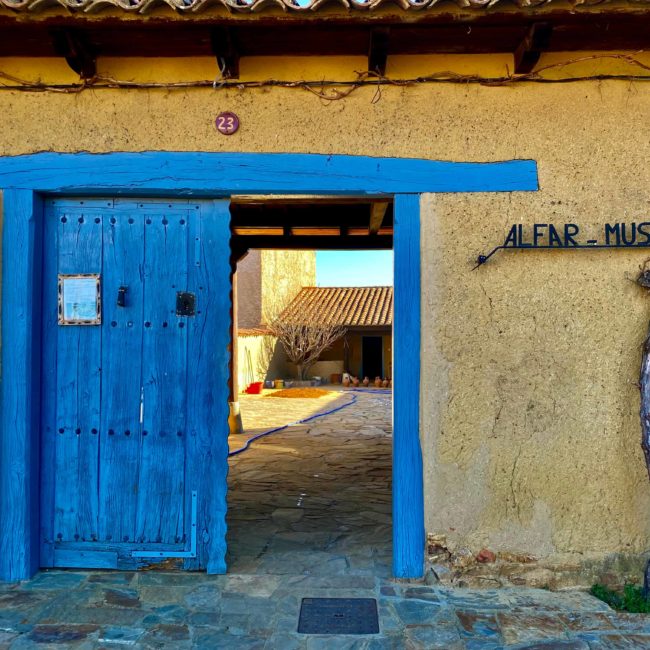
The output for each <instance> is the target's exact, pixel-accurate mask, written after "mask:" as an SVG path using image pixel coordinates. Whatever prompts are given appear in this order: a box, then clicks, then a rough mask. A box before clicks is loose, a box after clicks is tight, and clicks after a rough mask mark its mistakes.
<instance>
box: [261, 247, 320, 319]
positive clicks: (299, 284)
mask: <svg viewBox="0 0 650 650" xmlns="http://www.w3.org/2000/svg"><path fill="white" fill-rule="evenodd" d="M261 253H262V264H261V269H260V271H261V295H262V322H267V321H268V320H269V319H272V318H274V317H275V316H277V314H279V313H280V312H281V311H282V310H283V309H284V308H285V307H287V305H288V304H289V303H290V302H291V301H292V300H293V299H294V298H295V297H296V296H297V295H298V293H299V292H300V290H301V289H302V288H303V287H313V286H315V285H316V252H315V251H276V250H264V251H261Z"/></svg>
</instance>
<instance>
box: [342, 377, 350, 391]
mask: <svg viewBox="0 0 650 650" xmlns="http://www.w3.org/2000/svg"><path fill="white" fill-rule="evenodd" d="M349 385H350V378H349V377H347V376H346V377H343V386H344V387H345V388H348V386H349Z"/></svg>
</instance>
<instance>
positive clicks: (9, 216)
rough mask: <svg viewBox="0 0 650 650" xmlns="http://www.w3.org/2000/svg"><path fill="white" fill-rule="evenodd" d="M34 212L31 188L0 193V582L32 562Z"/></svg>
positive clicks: (35, 545) (23, 572)
mask: <svg viewBox="0 0 650 650" xmlns="http://www.w3.org/2000/svg"><path fill="white" fill-rule="evenodd" d="M41 211H42V204H41V201H40V199H39V197H38V196H36V195H34V194H33V192H30V191H22V190H12V191H5V192H4V195H3V213H4V220H3V233H2V278H3V281H2V337H3V339H2V340H3V345H2V371H3V381H2V430H1V431H0V580H7V581H14V580H22V579H24V578H27V577H29V576H31V575H33V574H34V573H35V572H36V570H37V569H38V566H39V559H38V558H39V479H38V475H39V460H40V459H39V426H38V421H37V419H38V412H39V401H40V363H41V355H40V348H41V346H40V320H41V314H40V303H41V300H40V295H39V291H40V283H39V282H38V281H37V280H36V279H37V278H39V277H40V274H41V244H42V237H41V231H40V224H41Z"/></svg>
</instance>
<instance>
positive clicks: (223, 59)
mask: <svg viewBox="0 0 650 650" xmlns="http://www.w3.org/2000/svg"><path fill="white" fill-rule="evenodd" d="M210 41H211V44H212V54H214V56H215V57H216V59H217V65H218V66H219V71H220V72H221V77H222V79H238V78H239V56H240V54H239V47H238V46H237V37H236V35H235V30H234V29H233V28H231V27H226V26H219V27H213V28H212V31H211V34H210Z"/></svg>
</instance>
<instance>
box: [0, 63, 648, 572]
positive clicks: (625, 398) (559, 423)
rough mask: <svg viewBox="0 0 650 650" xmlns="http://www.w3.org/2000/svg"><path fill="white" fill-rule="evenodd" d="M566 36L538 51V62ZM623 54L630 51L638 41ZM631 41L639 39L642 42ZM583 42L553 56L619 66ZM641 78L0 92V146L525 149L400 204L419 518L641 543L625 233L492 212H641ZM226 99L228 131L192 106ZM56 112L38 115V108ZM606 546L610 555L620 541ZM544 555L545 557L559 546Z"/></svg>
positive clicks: (602, 218)
mask: <svg viewBox="0 0 650 650" xmlns="http://www.w3.org/2000/svg"><path fill="white" fill-rule="evenodd" d="M578 56H580V54H576V53H571V54H567V55H562V54H558V55H553V56H552V57H551V56H550V55H549V56H546V57H543V58H542V61H541V62H540V65H544V64H546V63H549V62H552V61H561V60H568V59H573V58H576V57H578ZM639 56H640V57H641V55H639ZM644 60H645V62H646V63H650V57H648V56H647V55H645V58H644ZM365 65H366V62H365V60H364V59H363V58H360V59H335V58H333V59H325V58H322V57H320V58H317V59H312V60H302V59H293V60H282V59H273V58H267V59H257V60H243V61H242V66H241V69H242V78H244V79H268V78H271V77H276V78H280V77H281V78H285V79H294V80H295V79H306V78H332V79H344V78H346V79H353V78H354V76H355V73H354V71H355V70H361V69H364V67H365ZM626 65H627V64H624V63H621V62H620V61H616V60H612V61H607V60H604V61H603V60H601V61H597V62H593V61H587V62H585V63H582V64H579V65H572V66H568V67H566V68H563V69H562V70H559V71H556V72H553V73H549V74H556V75H568V74H590V73H593V72H597V73H609V72H621V71H623V72H625V71H628V72H630V71H631V72H638V70H636V69H635V70H630V68H629V67H626ZM506 66H510V69H512V60H511V58H510V57H507V56H503V57H499V56H496V57H489V58H477V57H422V58H411V57H395V59H391V60H389V68H388V74H389V75H391V76H393V77H407V76H415V75H418V74H430V73H431V72H434V71H436V70H438V71H440V70H454V71H457V72H461V73H468V72H477V73H483V74H503V73H505V71H506ZM100 68H101V69H102V71H103V72H105V73H110V74H111V75H112V76H114V77H116V78H125V77H128V78H141V79H143V80H146V79H156V80H161V79H167V80H183V79H187V78H188V76H190V75H191V76H194V77H195V78H213V77H214V76H215V69H214V62H213V61H212V60H209V59H206V60H197V61H194V62H192V65H189V62H188V61H187V60H186V59H183V60H182V61H178V62H165V61H156V63H155V66H154V65H153V63H152V62H150V61H148V62H147V61H143V62H140V63H137V62H131V63H130V64H129V62H114V61H113V62H111V61H106V60H105V61H100ZM0 69H1V70H3V71H4V72H6V73H9V74H12V75H13V76H17V77H23V78H31V79H36V78H38V77H41V78H44V79H45V80H48V79H49V80H52V81H61V80H65V79H70V78H71V77H72V79H74V77H73V76H72V75H71V74H70V73H68V72H67V70H66V68H65V65H64V64H63V63H61V62H60V61H53V62H52V63H51V64H50V66H49V67H47V68H46V67H44V64H43V61H41V60H38V61H36V60H35V61H26V60H24V61H15V60H0ZM649 88H650V87H649V86H648V85H647V84H642V83H629V82H615V81H601V82H579V83H567V84H557V85H555V84H520V85H516V86H510V87H485V86H479V85H474V84H435V85H420V86H414V87H394V88H389V87H383V88H382V89H381V91H380V92H379V91H376V89H374V88H360V89H358V90H356V91H355V92H353V93H352V94H350V95H349V96H348V97H347V98H345V99H342V100H338V101H325V100H323V99H320V98H318V97H315V96H313V95H312V94H309V93H307V92H305V91H302V90H299V89H291V90H290V89H282V88H277V89H272V90H271V89H268V88H262V89H257V90H237V89H235V90H228V91H226V90H219V91H213V90H212V89H207V90H182V91H180V90H152V91H137V90H134V91H113V90H101V91H88V92H83V93H80V94H70V95H65V94H47V93H39V94H34V93H24V94H23V93H19V92H7V91H3V92H0V114H2V115H4V116H9V119H5V120H3V121H2V124H0V152H1V153H2V154H4V155H7V154H20V153H28V152H34V151H42V150H55V151H79V150H87V151H94V152H105V151H116V150H124V151H141V150H147V149H157V150H200V151H248V152H256V151H260V152H261V151H264V152H274V151H277V152H284V151H286V152H310V153H311V152H318V153H340V154H360V155H371V156H402V157H407V156H408V157H421V158H428V159H443V160H465V161H485V160H507V159H513V158H532V159H535V160H536V161H537V162H538V166H539V178H540V191H539V192H537V193H532V192H531V193H513V194H468V195H436V196H435V197H434V196H429V197H426V198H425V200H424V201H423V204H422V259H423V266H422V277H423V282H422V305H423V318H422V346H423V365H422V385H421V438H422V449H423V456H424V465H425V495H426V497H425V498H426V527H427V530H428V531H429V532H430V533H436V534H442V535H445V536H446V537H447V543H448V545H449V546H451V547H452V548H453V549H456V550H458V549H462V548H464V547H467V548H468V549H470V551H471V552H472V553H475V552H476V551H478V550H479V549H480V548H482V547H484V546H485V547H488V548H490V549H492V550H495V551H500V552H505V551H509V552H512V553H528V554H532V555H534V556H536V557H541V558H545V562H546V565H548V566H552V562H556V565H555V566H556V567H557V568H558V571H560V572H561V571H563V570H565V569H566V570H568V569H567V567H570V566H575V567H578V568H579V567H580V566H585V563H586V564H588V563H590V562H596V563H598V562H599V563H600V564H599V565H598V566H601V567H602V566H604V565H603V560H604V559H606V558H609V560H608V562H610V564H611V565H612V566H613V565H614V564H615V562H618V560H620V559H623V560H625V559H626V558H628V557H635V558H637V559H638V558H641V554H642V553H643V552H644V551H646V549H648V548H649V547H650V482H649V481H648V474H647V471H646V469H645V465H644V461H643V457H642V453H641V449H640V445H639V440H640V429H639V417H638V406H639V403H638V402H639V394H638V389H637V387H636V386H635V382H636V381H637V375H638V370H639V361H640V354H641V347H640V346H641V343H642V341H643V339H644V336H645V333H646V328H647V325H648V320H649V318H650V296H648V295H646V293H644V291H642V290H641V289H639V288H638V287H637V286H636V285H635V284H634V283H633V282H632V281H630V280H631V279H633V278H634V276H635V275H636V273H637V272H638V268H639V265H640V264H641V263H642V262H643V260H644V259H645V258H646V257H647V256H648V255H647V252H644V251H643V250H609V251H586V252H585V251H581V252H571V251H561V252H557V251H556V252H549V251H537V252H534V251H531V252H501V253H498V254H497V255H496V256H495V257H494V258H493V259H492V260H490V262H489V263H488V264H487V265H486V266H484V267H483V268H480V269H477V270H474V271H473V270H472V267H473V262H474V260H475V259H476V256H477V255H478V254H480V253H485V252H487V251H489V250H490V249H491V248H492V247H493V246H495V245H497V244H499V243H501V242H502V241H503V239H504V237H505V234H506V232H507V229H508V227H509V226H510V224H512V223H522V224H524V225H526V226H530V224H532V223H534V222H538V223H558V224H562V223H564V222H571V223H576V224H579V225H580V227H581V230H582V232H584V233H585V234H591V233H593V236H594V237H596V236H597V235H598V233H599V232H600V231H601V229H602V226H603V224H604V223H607V222H616V221H627V222H632V221H636V222H641V221H644V220H646V219H647V218H648V213H649V209H650V195H649V190H648V177H649V172H650V121H648V119H647V116H648V114H650V92H649V91H648V89H649ZM222 110H232V111H235V112H236V113H237V114H238V115H239V117H240V119H241V125H242V126H241V129H240V131H239V132H238V133H237V134H236V135H235V136H231V137H224V136H221V135H219V134H218V133H217V132H216V131H215V129H214V126H213V121H214V117H215V115H216V114H217V113H218V112H220V111H222ZM53 125H56V128H53ZM626 554H628V555H626ZM563 567H564V568H563Z"/></svg>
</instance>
